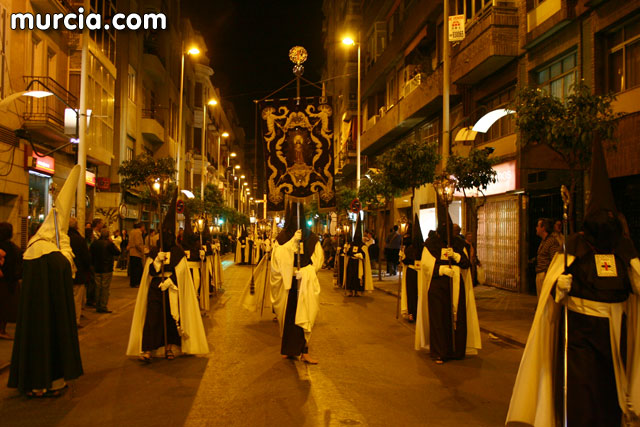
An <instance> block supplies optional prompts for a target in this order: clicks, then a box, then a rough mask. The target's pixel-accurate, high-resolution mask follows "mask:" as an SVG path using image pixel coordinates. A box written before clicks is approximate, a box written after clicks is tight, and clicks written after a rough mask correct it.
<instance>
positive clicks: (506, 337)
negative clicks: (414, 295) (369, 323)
mask: <svg viewBox="0 0 640 427" xmlns="http://www.w3.org/2000/svg"><path fill="white" fill-rule="evenodd" d="M373 288H374V289H376V290H378V291H380V292H384V293H385V294H387V295H391V296H392V297H394V298H398V294H397V292H395V291H392V290H389V289H384V288H380V287H378V286H375V285H374V286H373ZM480 330H481V331H482V332H485V333H487V334H492V335H495V336H496V337H498V338H500V340H502V341H504V342H506V343H509V344H511V345H514V346H516V347H520V348H524V347H525V343H523V342H521V341H520V340H519V339H517V338H514V337H512V336H510V335H508V334H504V333H502V332H500V331H496V330H495V329H493V328H491V327H488V328H487V327H483V326H480Z"/></svg>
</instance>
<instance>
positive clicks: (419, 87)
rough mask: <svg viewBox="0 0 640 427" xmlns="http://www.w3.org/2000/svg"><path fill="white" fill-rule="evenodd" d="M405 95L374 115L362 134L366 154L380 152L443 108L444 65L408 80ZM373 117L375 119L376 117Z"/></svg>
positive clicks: (453, 94)
mask: <svg viewBox="0 0 640 427" xmlns="http://www.w3.org/2000/svg"><path fill="white" fill-rule="evenodd" d="M403 93H404V94H405V95H404V97H403V98H400V100H399V101H398V102H397V103H396V105H395V106H393V107H392V108H390V109H388V110H384V109H383V111H384V114H382V115H378V116H374V117H375V120H371V119H370V120H371V121H370V122H369V124H368V127H365V129H366V131H365V132H364V133H363V134H362V136H361V137H360V138H361V139H360V144H361V149H362V153H364V154H376V153H377V152H379V151H382V150H383V149H384V147H385V146H387V145H388V144H389V143H391V142H392V141H394V140H395V139H396V138H397V137H399V136H400V135H402V134H405V133H406V132H408V131H409V130H410V129H411V128H413V127H414V126H416V125H417V124H418V123H420V122H422V121H423V120H426V119H428V118H430V117H432V116H433V115H434V114H436V113H437V112H438V111H441V110H442V68H441V67H440V68H438V69H437V70H436V71H435V72H433V73H432V74H429V75H426V74H418V75H416V76H415V77H414V78H413V79H412V80H410V81H409V82H407V84H406V85H405V87H404V89H403ZM449 95H450V97H451V102H452V103H453V102H455V100H456V98H457V97H458V96H459V95H458V91H457V88H456V87H455V86H452V87H451V91H450V93H449ZM372 119H373V118H372Z"/></svg>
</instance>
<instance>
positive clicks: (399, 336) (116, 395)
mask: <svg viewBox="0 0 640 427" xmlns="http://www.w3.org/2000/svg"><path fill="white" fill-rule="evenodd" d="M250 272H251V267H248V266H235V265H233V264H230V265H229V266H228V267H227V268H226V269H225V272H224V292H223V293H220V294H219V295H217V296H213V297H212V309H211V312H210V314H209V315H208V316H207V317H205V318H204V324H205V328H206V330H207V335H208V340H209V346H210V354H209V355H208V356H206V357H185V356H182V357H178V358H176V359H175V360H173V361H168V360H165V359H154V361H153V363H151V364H149V365H146V364H142V363H141V362H139V361H138V360H136V359H132V358H128V357H126V356H125V348H126V345H127V340H128V336H129V328H130V323H131V318H132V314H133V307H134V302H135V296H136V292H137V290H136V289H131V288H129V287H128V283H127V280H126V278H124V277H116V278H114V283H113V284H112V287H113V291H112V296H111V302H110V308H111V309H113V310H114V312H113V313H112V314H105V315H100V316H96V315H94V314H93V313H91V315H92V319H93V320H92V321H91V322H89V323H88V324H86V325H85V326H84V327H82V328H81V329H80V331H79V335H80V346H81V353H82V360H83V365H84V371H85V374H84V375H83V376H82V377H80V378H79V379H78V380H75V381H73V382H72V383H71V384H70V388H69V391H68V392H67V393H66V394H65V395H63V396H62V397H59V398H50V399H27V398H26V397H23V396H21V395H19V394H18V393H17V392H16V391H15V390H14V389H8V388H6V387H3V388H1V389H0V424H1V425H3V426H45V425H46V426H52V425H59V426H76V425H78V426H87V425H92V426H95V425H97V426H161V425H187V426H343V425H365V426H461V425H468V426H500V425H503V424H504V419H505V416H506V411H507V407H508V403H509V398H510V396H511V389H512V387H513V382H514V379H515V374H516V371H517V367H518V363H519V361H520V356H521V355H522V348H521V347H516V346H512V345H511V344H508V343H506V342H502V341H495V340H489V339H488V337H487V335H486V334H484V333H483V337H482V338H483V349H482V351H481V353H480V354H479V355H478V356H473V357H469V358H467V359H465V360H462V361H453V362H449V363H446V364H444V365H436V364H435V363H434V362H432V361H431V359H430V358H429V355H428V354H427V353H426V352H416V351H414V350H413V337H414V333H413V332H414V329H413V325H410V324H408V323H406V322H403V321H398V320H396V319H395V309H396V299H395V298H394V297H392V296H390V295H388V294H386V293H383V292H379V291H374V292H373V293H371V294H367V295H365V296H362V297H360V298H347V297H345V296H344V295H343V294H342V292H341V291H340V290H339V289H336V288H334V287H333V283H332V273H331V272H330V271H327V270H322V271H321V272H320V282H321V285H322V293H321V306H320V312H319V315H318V319H317V322H316V325H315V328H314V330H313V334H312V337H311V341H310V355H311V356H312V357H314V358H315V359H318V360H319V362H320V363H319V364H318V365H315V366H311V365H306V364H303V363H302V362H299V361H293V360H283V359H282V358H281V357H280V354H279V350H280V338H279V333H278V326H277V323H276V322H274V321H273V316H272V314H271V313H270V312H269V311H268V310H265V312H264V315H263V316H262V318H261V317H260V315H259V314H256V313H250V312H248V311H246V310H245V309H244V308H243V307H242V306H241V304H240V296H241V294H242V290H243V288H244V286H245V285H246V283H247V280H248V279H249V276H250ZM7 378H8V372H6V371H5V372H4V373H3V374H2V375H0V381H1V382H2V383H3V384H6V383H7Z"/></svg>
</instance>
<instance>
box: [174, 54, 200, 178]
mask: <svg viewBox="0 0 640 427" xmlns="http://www.w3.org/2000/svg"><path fill="white" fill-rule="evenodd" d="M180 53H181V54H182V60H181V61H182V63H181V66H180V95H179V97H180V100H179V101H178V137H177V141H178V147H177V150H176V151H177V155H176V166H177V167H176V171H177V174H178V175H177V184H178V187H180V152H181V151H182V97H183V94H184V56H185V55H191V56H197V55H199V54H200V49H198V48H197V47H195V46H192V47H190V48H189V49H188V50H187V51H185V48H184V42H182V48H181V49H180ZM203 131H204V129H203Z"/></svg>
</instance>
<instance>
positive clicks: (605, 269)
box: [601, 261, 611, 271]
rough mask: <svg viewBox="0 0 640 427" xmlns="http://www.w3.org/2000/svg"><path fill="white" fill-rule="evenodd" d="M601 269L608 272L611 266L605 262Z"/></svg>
mask: <svg viewBox="0 0 640 427" xmlns="http://www.w3.org/2000/svg"><path fill="white" fill-rule="evenodd" d="M601 267H602V268H604V271H609V269H610V268H611V266H610V265H609V264H607V262H606V261H605V262H604V264H602V266H601Z"/></svg>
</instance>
